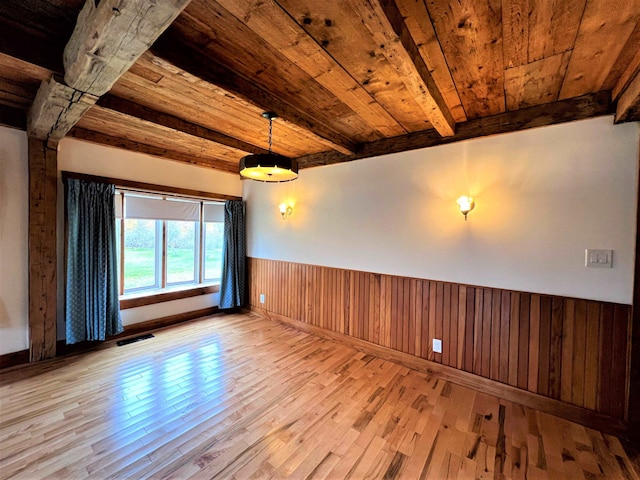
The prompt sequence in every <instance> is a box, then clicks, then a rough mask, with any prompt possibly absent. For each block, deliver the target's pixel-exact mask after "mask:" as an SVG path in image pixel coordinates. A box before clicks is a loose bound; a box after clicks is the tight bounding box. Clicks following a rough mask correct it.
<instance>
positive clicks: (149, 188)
mask: <svg viewBox="0 0 640 480" xmlns="http://www.w3.org/2000/svg"><path fill="white" fill-rule="evenodd" d="M61 176H62V180H63V181H66V180H67V179H68V178H73V179H78V180H85V181H90V182H102V183H111V184H113V185H115V187H116V189H117V190H118V191H120V192H125V191H131V192H136V193H142V194H156V195H163V194H164V195H171V196H175V197H178V198H180V197H181V198H190V199H196V200H201V201H203V202H207V203H208V202H224V201H225V200H242V197H241V196H237V195H228V194H225V193H219V192H211V191H201V190H194V189H188V188H181V187H174V186H170V185H159V184H153V183H146V182H139V181H135V180H127V179H122V178H115V177H106V176H98V175H90V174H86V173H80V172H70V171H66V170H64V171H62V172H61ZM119 220H120V221H121V222H123V221H124V220H123V219H122V218H120V219H119ZM66 222H67V219H66V214H65V231H66V229H67V223H66ZM201 222H202V219H201ZM120 226H121V227H122V224H121V225H120ZM120 242H121V243H120V249H121V251H122V250H124V244H123V243H124V235H120ZM201 245H202V243H201ZM65 255H66V252H65ZM64 264H65V265H66V258H65V263H64ZM201 268H202V267H201ZM122 274H123V272H122V270H121V271H120V275H122ZM120 285H124V279H122V278H121V279H120ZM219 289H220V285H219V282H218V283H215V282H214V283H210V282H207V283H205V284H198V285H194V286H193V287H191V286H187V287H186V288H176V289H175V290H165V291H161V292H150V291H146V292H139V293H138V294H136V295H127V296H126V297H124V298H123V297H121V298H120V308H121V309H122V310H125V309H128V308H135V307H139V306H143V305H153V304H156V303H161V302H165V301H171V300H177V299H180V298H189V297H194V296H198V295H205V294H211V293H216V292H218V291H219Z"/></svg>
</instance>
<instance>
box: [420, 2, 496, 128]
mask: <svg viewBox="0 0 640 480" xmlns="http://www.w3.org/2000/svg"><path fill="white" fill-rule="evenodd" d="M426 5H427V10H428V11H429V16H430V17H431V20H432V21H433V26H434V28H435V30H436V34H437V35H438V39H439V40H440V43H441V45H442V51H443V52H444V55H445V57H446V58H447V60H448V64H449V68H450V70H451V75H452V77H453V80H454V81H455V84H456V88H457V90H458V93H459V94H460V99H461V100H462V105H463V107H464V109H465V112H466V113H467V118H469V119H473V118H478V117H483V116H489V115H495V114H498V113H502V112H504V111H505V95H504V75H503V65H504V63H503V62H504V60H503V52H502V21H501V17H502V3H501V1H500V0H480V1H478V0H459V1H456V2H449V1H448V0H428V1H427V2H426Z"/></svg>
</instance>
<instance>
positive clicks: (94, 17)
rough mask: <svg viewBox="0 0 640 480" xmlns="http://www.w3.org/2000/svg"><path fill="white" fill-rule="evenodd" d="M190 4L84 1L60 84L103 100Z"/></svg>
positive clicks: (183, 0) (143, 0)
mask: <svg viewBox="0 0 640 480" xmlns="http://www.w3.org/2000/svg"><path fill="white" fill-rule="evenodd" d="M189 1H190V0H156V1H154V2H149V1H148V0H129V1H126V2H123V1H121V0H102V1H100V2H96V1H94V0H87V2H86V3H85V5H84V7H83V8H82V11H81V12H80V15H78V22H77V23H76V28H75V30H74V31H73V34H72V35H71V38H70V39H69V42H68V43H67V46H66V47H65V49H64V57H63V58H64V71H65V74H64V79H65V82H66V83H67V85H69V86H70V87H72V88H75V89H76V90H80V91H83V92H89V93H91V94H92V95H97V96H101V95H104V94H105V93H107V92H108V91H109V90H110V89H111V87H112V86H113V84H114V83H115V82H116V81H117V80H118V79H119V78H120V76H121V75H122V74H123V73H124V72H126V71H127V70H129V67H131V65H133V64H134V63H135V61H136V60H137V59H138V58H139V57H140V55H142V54H143V53H144V52H145V51H147V50H148V49H149V47H150V46H151V44H153V42H154V41H155V40H156V39H157V38H158V37H159V36H160V34H161V33H162V32H164V30H165V29H166V28H167V27H168V26H169V25H171V23H172V22H173V20H174V19H175V18H176V17H177V16H178V15H179V14H180V12H182V10H183V9H184V7H186V6H187V4H188V3H189Z"/></svg>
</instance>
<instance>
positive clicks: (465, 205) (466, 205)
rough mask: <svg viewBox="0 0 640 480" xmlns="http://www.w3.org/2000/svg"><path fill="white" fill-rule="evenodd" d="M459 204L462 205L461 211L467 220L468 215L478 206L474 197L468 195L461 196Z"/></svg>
mask: <svg viewBox="0 0 640 480" xmlns="http://www.w3.org/2000/svg"><path fill="white" fill-rule="evenodd" d="M457 202H458V206H459V207H460V212H461V213H462V214H463V215H464V219H465V221H466V220H467V215H468V214H469V212H470V211H471V210H473V208H474V207H475V206H476V202H475V200H474V199H473V197H468V196H466V195H463V196H461V197H460V198H458V200H457Z"/></svg>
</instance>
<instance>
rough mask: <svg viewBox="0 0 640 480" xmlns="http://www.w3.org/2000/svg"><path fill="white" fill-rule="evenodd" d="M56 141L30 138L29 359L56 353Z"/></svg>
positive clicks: (37, 358)
mask: <svg viewBox="0 0 640 480" xmlns="http://www.w3.org/2000/svg"><path fill="white" fill-rule="evenodd" d="M57 155H58V154H57V143H55V142H49V143H48V142H47V141H46V140H40V139H35V138H29V359H30V361H31V362H37V361H40V360H44V359H47V358H51V357H54V356H55V354H56V316H57V281H56V265H57V253H56V208H57V188H58V167H57Z"/></svg>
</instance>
